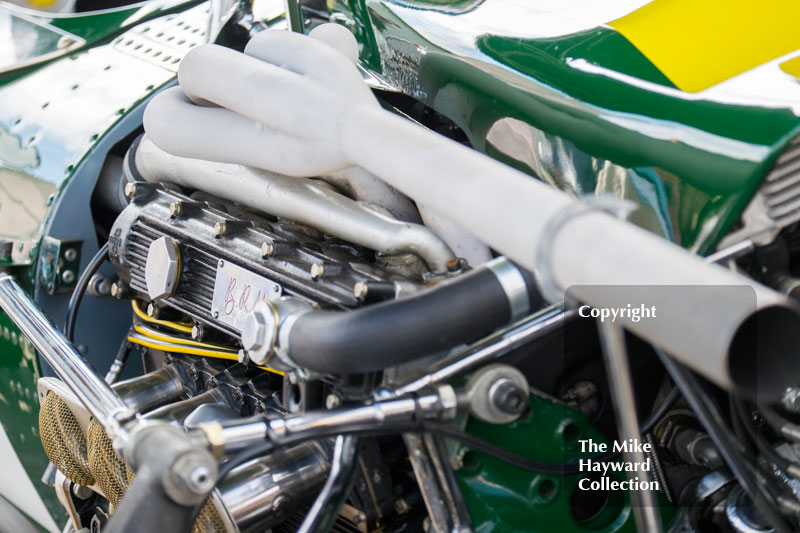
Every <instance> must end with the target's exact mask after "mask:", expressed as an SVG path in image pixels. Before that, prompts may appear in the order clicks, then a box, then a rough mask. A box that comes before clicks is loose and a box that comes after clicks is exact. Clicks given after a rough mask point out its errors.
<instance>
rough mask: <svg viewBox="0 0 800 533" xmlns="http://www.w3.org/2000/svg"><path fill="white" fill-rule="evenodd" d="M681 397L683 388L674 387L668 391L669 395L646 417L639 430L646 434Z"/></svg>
mask: <svg viewBox="0 0 800 533" xmlns="http://www.w3.org/2000/svg"><path fill="white" fill-rule="evenodd" d="M680 397H681V390H680V389H679V388H678V387H672V390H671V391H669V392H668V393H667V396H666V397H665V398H664V400H663V401H662V402H661V404H660V405H659V406H658V407H656V408H655V409H653V412H652V413H650V415H649V416H648V417H647V418H645V419H644V421H643V422H642V424H641V426H640V428H639V432H640V433H641V434H642V435H644V434H645V433H648V432H649V431H650V430H652V429H653V428H654V427H655V425H656V424H657V423H658V420H659V419H660V418H661V417H663V416H664V415H665V414H667V411H669V410H670V409H671V408H672V406H673V405H675V402H677V401H678V398H680Z"/></svg>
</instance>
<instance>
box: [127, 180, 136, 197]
mask: <svg viewBox="0 0 800 533" xmlns="http://www.w3.org/2000/svg"><path fill="white" fill-rule="evenodd" d="M125 196H127V197H128V198H133V197H134V196H136V183H135V182H132V181H129V182H128V183H126V184H125Z"/></svg>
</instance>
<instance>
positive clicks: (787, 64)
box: [781, 57, 800, 81]
mask: <svg viewBox="0 0 800 533" xmlns="http://www.w3.org/2000/svg"><path fill="white" fill-rule="evenodd" d="M781 70H782V71H784V72H785V73H786V74H790V75H792V76H794V77H795V78H797V80H798V81H800V57H795V58H792V59H790V60H788V61H784V62H783V63H781Z"/></svg>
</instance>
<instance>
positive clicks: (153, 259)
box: [144, 236, 181, 300]
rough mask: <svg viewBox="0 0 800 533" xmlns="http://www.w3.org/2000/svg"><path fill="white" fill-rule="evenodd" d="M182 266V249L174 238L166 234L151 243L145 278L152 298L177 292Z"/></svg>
mask: <svg viewBox="0 0 800 533" xmlns="http://www.w3.org/2000/svg"><path fill="white" fill-rule="evenodd" d="M180 268H181V260H180V251H179V250H178V245H177V243H176V242H175V240H174V239H172V238H171V237H167V236H164V237H161V238H159V239H156V240H154V241H153V242H152V243H150V249H149V250H148V252H147V263H146V264H145V267H144V278H145V282H146V283H147V295H148V296H150V299H151V300H157V299H159V298H167V297H169V296H172V294H174V293H175V289H176V288H177V286H178V279H179V278H180Z"/></svg>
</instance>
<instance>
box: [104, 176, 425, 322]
mask: <svg viewBox="0 0 800 533" xmlns="http://www.w3.org/2000/svg"><path fill="white" fill-rule="evenodd" d="M133 189H135V193H133V197H132V199H131V203H130V204H129V205H128V206H127V207H126V208H125V209H124V210H123V211H122V213H120V215H119V217H118V218H117V220H116V221H115V223H114V226H113V227H112V229H111V236H110V238H109V243H110V248H109V258H110V261H111V263H112V264H113V265H114V269H115V270H116V272H117V274H118V275H119V277H120V281H121V282H122V283H124V284H125V285H126V286H127V287H128V288H130V290H132V291H133V292H135V293H136V295H137V297H139V298H141V299H144V300H147V301H149V300H153V299H159V301H160V302H163V303H164V304H166V305H168V306H170V307H172V308H174V309H177V310H179V311H182V312H184V313H186V314H189V315H191V316H192V317H194V318H195V319H196V320H199V321H200V322H205V323H207V324H208V325H210V326H212V327H215V328H217V329H220V330H222V331H225V332H227V333H230V334H232V335H237V336H238V334H239V332H240V331H241V327H240V324H241V321H242V319H243V318H244V316H245V315H246V313H247V312H248V311H250V310H252V309H253V307H254V306H255V304H256V303H257V302H258V301H259V300H261V299H275V298H280V297H281V296H285V295H290V296H295V297H299V298H302V299H305V300H306V301H308V302H310V303H312V304H314V305H318V306H320V307H323V308H326V307H328V308H338V309H342V308H352V307H356V306H359V305H361V303H362V302H361V300H360V299H359V298H357V297H356V294H355V288H356V285H357V284H362V286H363V284H364V283H367V284H377V285H380V286H382V287H386V286H392V285H393V284H394V283H395V282H402V283H403V284H404V286H408V285H409V284H411V283H413V282H412V281H411V280H410V279H409V278H408V277H405V276H403V275H400V274H398V273H393V272H390V271H389V270H387V268H388V267H385V266H379V265H378V264H377V263H376V262H375V254H374V252H372V251H370V250H367V249H365V248H362V247H359V246H356V245H352V244H349V243H345V242H343V241H340V240H338V239H334V238H330V237H328V236H325V235H323V234H322V233H320V232H318V231H316V230H313V229H310V228H307V227H304V226H299V225H296V224H294V223H292V222H290V221H286V220H282V219H275V218H271V219H268V218H266V216H262V215H258V214H254V213H252V212H249V211H244V210H242V209H240V208H237V207H236V206H235V205H233V204H230V203H225V202H220V201H216V200H214V199H211V200H209V201H203V200H201V199H199V198H196V197H194V198H192V197H188V196H185V195H183V194H181V193H179V192H176V191H175V190H172V189H170V188H167V187H166V186H162V185H155V184H149V183H143V182H136V186H135V187H134V188H133ZM196 196H197V195H196ZM383 292H386V291H383ZM389 292H393V291H389Z"/></svg>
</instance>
